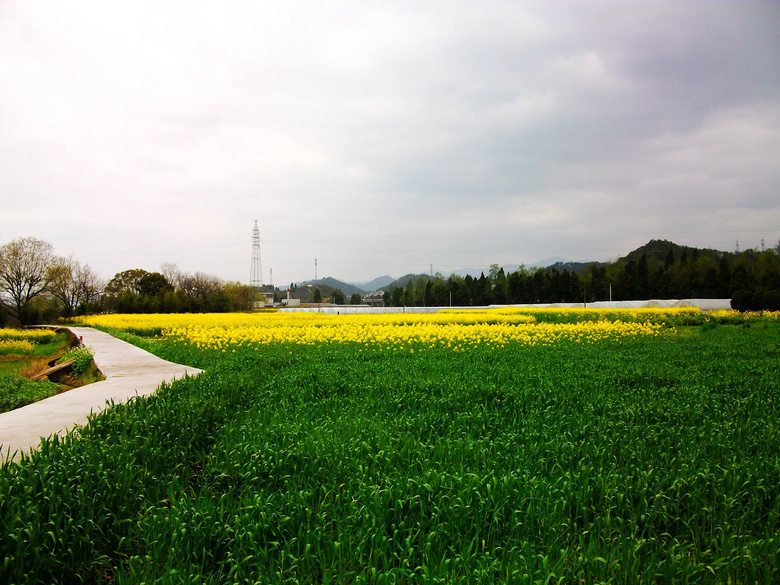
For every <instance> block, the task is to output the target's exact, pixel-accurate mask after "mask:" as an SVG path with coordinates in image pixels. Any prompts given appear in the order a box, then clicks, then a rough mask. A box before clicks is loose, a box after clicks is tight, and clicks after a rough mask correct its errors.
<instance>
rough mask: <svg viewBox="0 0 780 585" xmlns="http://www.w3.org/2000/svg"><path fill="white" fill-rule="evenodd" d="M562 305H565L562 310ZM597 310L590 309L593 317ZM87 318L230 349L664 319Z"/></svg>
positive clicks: (590, 334) (444, 338) (483, 338)
mask: <svg viewBox="0 0 780 585" xmlns="http://www.w3.org/2000/svg"><path fill="white" fill-rule="evenodd" d="M559 311H560V309H559ZM592 315H593V314H592V313H589V316H590V317H592ZM81 322H82V323H83V324H85V325H93V326H97V327H104V328H117V329H124V330H129V331H135V332H138V333H145V334H159V335H160V336H161V337H163V338H166V339H176V340H182V341H187V342H190V343H193V344H195V345H197V346H198V347H201V348H209V349H222V350H225V351H228V350H231V349H235V348H236V347H239V346H256V345H264V344H278V343H291V344H302V345H308V344H319V343H358V344H366V345H368V344H370V345H381V346H384V347H387V348H393V349H407V348H408V349H413V348H415V347H424V346H431V345H436V346H446V347H449V348H451V349H453V350H456V351H458V350H465V349H466V348H468V347H471V346H476V345H486V344H487V345H492V346H502V345H505V344H507V343H521V344H526V345H538V344H552V343H556V342H559V341H562V340H571V341H576V342H581V343H585V342H591V341H597V340H601V339H618V338H621V337H635V336H647V335H658V334H659V333H660V331H661V329H662V328H663V325H662V324H660V323H656V322H653V321H652V320H649V319H645V318H638V317H637V315H633V316H632V318H631V319H630V320H626V321H623V320H619V319H617V320H616V319H615V316H614V315H612V319H610V320H608V319H606V318H601V319H598V320H587V321H581V322H571V323H568V322H567V323H543V322H542V323H540V322H537V320H536V318H535V317H534V316H533V314H528V311H519V310H506V309H497V310H480V311H468V310H460V311H442V312H439V313H426V314H419V313H392V314H381V315H375V314H353V315H330V314H320V313H286V312H279V313H265V314H238V313H228V314H172V315H101V316H91V317H84V318H82V319H81Z"/></svg>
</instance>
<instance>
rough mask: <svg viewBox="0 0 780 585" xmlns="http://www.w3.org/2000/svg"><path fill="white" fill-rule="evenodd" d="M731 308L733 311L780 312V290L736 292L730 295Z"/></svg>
mask: <svg viewBox="0 0 780 585" xmlns="http://www.w3.org/2000/svg"><path fill="white" fill-rule="evenodd" d="M731 308H732V309H734V310H735V311H780V290H778V289H761V288H760V289H757V290H755V291H749V290H738V291H736V292H735V293H734V294H733V295H731Z"/></svg>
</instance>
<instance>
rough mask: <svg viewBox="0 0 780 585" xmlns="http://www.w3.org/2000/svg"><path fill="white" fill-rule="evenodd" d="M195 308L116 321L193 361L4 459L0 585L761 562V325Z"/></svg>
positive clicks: (750, 576)
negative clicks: (166, 317)
mask: <svg viewBox="0 0 780 585" xmlns="http://www.w3.org/2000/svg"><path fill="white" fill-rule="evenodd" d="M682 318H685V319H693V320H694V321H695V320H696V319H699V317H697V316H696V315H688V316H681V315H680V314H678V315H676V316H675V315H671V316H669V317H667V318H665V320H666V322H672V321H673V320H674V319H682ZM197 319H201V318H200V317H198V318H191V321H192V322H191V327H190V328H189V330H190V332H191V333H192V337H188V334H187V333H186V331H181V330H177V329H176V328H177V327H180V326H179V325H167V326H165V325H157V326H150V327H152V328H153V329H154V331H152V333H154V335H155V337H133V338H134V339H135V341H136V342H137V343H138V344H139V345H142V346H144V347H146V348H149V349H151V350H153V351H155V352H156V353H158V354H160V355H161V357H164V358H166V359H171V360H174V361H180V362H182V361H183V362H186V363H190V364H191V365H194V366H198V367H204V368H205V369H206V373H205V374H204V375H202V376H200V377H198V378H194V379H189V380H184V381H180V382H176V383H174V384H173V385H171V386H169V387H164V388H162V389H161V391H160V392H158V394H157V395H155V396H153V397H150V398H148V399H145V400H139V401H137V402H134V403H131V404H129V405H122V406H117V407H115V408H113V409H111V410H110V411H108V412H105V413H104V414H102V415H101V416H99V417H96V418H95V419H93V420H92V423H91V425H90V426H89V427H87V428H85V429H84V430H83V431H82V436H81V438H80V439H79V440H74V439H73V438H68V439H65V440H64V441H58V442H54V443H46V444H44V446H43V449H42V451H41V453H40V454H39V455H36V456H34V457H33V458H32V460H26V461H24V462H23V463H22V465H20V466H18V467H17V466H6V467H4V468H3V469H2V472H1V473H0V488H1V489H2V494H3V497H2V501H0V510H1V511H2V518H3V522H2V526H3V528H2V529H0V531H1V532H0V538H1V539H2V540H0V543H1V544H2V559H0V560H2V565H0V571H1V572H0V575H2V576H3V577H4V579H3V580H4V581H12V582H38V581H45V582H80V581H91V582H99V581H106V582H107V581H109V580H110V581H111V582H118V583H138V582H142V581H146V582H170V583H178V582H201V583H223V582H248V583H254V582H261V583H266V582H267V583H284V582H290V583H294V582H303V583H315V582H343V583H354V582H366V583H403V582H429V583H435V582H442V583H444V582H446V583H450V582H464V583H476V582H484V583H488V582H491V583H492V582H517V583H525V582H527V583H534V582H558V581H561V580H562V581H563V582H570V583H574V582H577V583H580V582H583V580H584V582H587V583H592V582H616V583H636V582H647V583H651V582H672V581H681V582H686V581H687V582H728V581H731V582H746V583H747V582H767V583H768V582H774V581H776V580H777V579H778V575H780V568H779V567H778V556H779V553H780V541H778V539H777V536H776V535H777V534H778V533H780V498H779V496H780V487H779V486H780V429H779V428H778V425H777V420H778V406H777V405H778V399H779V398H780V397H779V396H778V392H779V390H778V389H779V388H780V372H779V371H778V363H777V355H778V344H779V343H780V326H779V325H778V323H777V320H776V318H773V317H768V318H753V319H751V318H747V319H746V318H742V317H738V316H735V315H727V316H724V317H723V319H726V321H725V322H731V323H740V324H734V325H718V324H716V320H709V319H707V320H706V323H705V325H703V326H702V327H697V328H692V329H686V330H685V331H684V332H674V331H673V330H671V329H670V328H668V327H660V328H659V327H657V326H656V325H657V324H658V323H659V322H663V321H664V319H660V320H659V318H658V317H657V316H655V317H653V318H652V319H651V318H649V317H648V318H635V319H634V320H635V321H637V322H638V323H639V324H641V323H648V322H652V323H654V324H655V325H653V326H652V327H648V328H645V329H642V328H641V327H640V328H636V327H634V329H633V332H632V333H626V331H628V330H625V331H624V330H622V329H620V327H616V328H615V330H614V332H613V334H610V335H595V336H593V337H591V336H588V335H585V334H582V335H580V334H579V333H577V334H573V333H572V334H563V333H561V332H562V331H565V329H561V330H560V331H558V332H556V333H555V334H552V333H551V334H549V335H548V334H546V333H540V332H541V331H542V330H541V329H540V330H539V331H537V332H536V334H533V333H529V337H527V338H526V337H522V336H521V337H518V338H512V337H511V336H510V335H507V334H505V333H501V334H499V333H498V329H497V330H496V331H493V332H489V333H485V332H484V331H483V330H482V329H480V328H479V327H477V325H478V324H479V323H480V322H481V321H480V320H478V319H477V320H475V321H473V322H469V323H463V324H462V325H461V327H474V329H473V330H471V331H466V332H463V331H460V332H459V333H458V332H456V331H455V330H451V331H450V330H446V333H447V334H446V335H445V334H444V331H439V334H440V336H439V337H438V338H436V337H435V336H433V337H432V334H431V333H430V331H428V332H425V331H422V329H423V328H424V327H423V326H420V331H418V333H420V335H410V334H409V332H408V331H404V330H403V329H399V331H395V332H393V331H390V332H387V331H384V333H383V334H385V335H386V337H384V338H382V339H383V341H381V342H374V341H372V340H371V339H369V338H367V337H364V338H362V339H359V340H348V339H342V338H338V340H337V341H333V338H334V332H333V331H331V332H330V333H331V335H330V336H329V337H326V338H324V339H319V340H314V341H312V340H311V339H309V335H311V336H312V337H316V335H319V334H320V333H322V332H321V331H312V332H308V333H307V332H306V331H300V332H299V335H298V336H297V337H295V338H293V339H291V340H288V341H286V342H284V341H279V340H276V339H274V340H272V341H266V337H267V335H265V333H263V332H258V333H257V336H256V337H252V336H250V335H249V334H248V333H246V332H244V333H241V334H239V332H237V331H234V332H232V333H231V332H230V331H227V332H223V333H220V334H219V335H217V334H216V333H215V335H213V336H212V337H211V338H209V337H207V336H206V337H204V336H203V335H205V334H204V333H203V331H202V330H201V329H200V328H199V324H198V323H196V321H197ZM204 319H205V317H204ZM342 319H343V317H342ZM534 320H544V321H548V322H549V321H554V319H551V318H550V317H549V315H547V316H545V317H544V318H543V319H537V318H536V317H534ZM467 321H468V319H467ZM482 321H484V319H483V320H482ZM561 321H574V322H576V321H577V320H576V319H571V318H570V316H566V317H565V318H562V319H561ZM618 321H620V322H621V323H622V322H624V320H620V319H618ZM625 321H626V322H628V321H631V319H626V320H625ZM342 323H345V324H348V325H349V322H347V321H344V322H342ZM426 323H427V324H426V325H425V327H428V326H429V325H430V326H431V327H432V326H433V324H431V323H430V322H426ZM495 324H496V326H497V327H499V328H501V327H504V323H503V322H502V321H501V320H500V319H497V320H496V323H495ZM635 324H636V323H634V325H635ZM136 325H137V326H135V327H133V330H134V331H135V332H136V333H144V332H145V331H146V330H145V329H144V327H145V326H141V325H138V324H136ZM440 325H442V324H440ZM532 325H533V323H530V322H529V321H528V320H524V319H519V318H518V319H515V322H514V323H513V324H512V325H510V326H511V327H516V328H523V327H526V326H532ZM223 326H224V325H223ZM253 326H254V325H253ZM280 326H281V324H280ZM309 326H311V327H312V328H313V329H314V328H317V329H322V328H323V327H327V326H328V324H327V323H323V322H317V323H312V322H303V323H302V324H299V327H301V328H307V327H309ZM349 326H350V327H352V326H354V327H362V328H363V329H364V331H363V333H365V324H364V323H362V324H361V323H352V324H351V325H349ZM413 326H415V325H414V324H413V323H409V322H405V323H399V324H398V325H397V327H413ZM442 326H443V325H442ZM124 327H125V329H129V328H131V327H129V326H127V325H125V326H124ZM229 329H230V327H227V330H229ZM377 331H379V329H378V330H377ZM582 331H584V329H583V330H582ZM266 333H267V332H266ZM342 333H343V332H342ZM392 333H395V334H396V335H395V336H392V335H390V334H392ZM456 333H457V334H456ZM234 334H235V335H234ZM470 334H473V336H481V337H479V340H480V341H479V342H476V343H467V342H466V341H463V340H464V339H466V338H469V337H470ZM494 334H495V335H494ZM264 335H265V337H264ZM344 335H346V333H344ZM216 339H219V340H220V341H219V343H217V342H216V341H214V340H216ZM529 339H530V340H531V341H529ZM209 340H211V341H209ZM457 340H461V341H457ZM542 340H546V341H545V342H544V343H543V342H541V341H542ZM547 341H549V343H548V342H547Z"/></svg>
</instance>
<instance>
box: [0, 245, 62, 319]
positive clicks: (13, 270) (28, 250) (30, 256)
mask: <svg viewBox="0 0 780 585" xmlns="http://www.w3.org/2000/svg"><path fill="white" fill-rule="evenodd" d="M53 260H54V247H53V246H52V245H51V244H50V243H48V242H44V241H43V240H39V239H37V238H33V237H28V238H20V239H18V240H13V241H12V242H10V243H8V244H5V245H4V246H3V247H2V248H0V295H1V296H0V301H2V303H3V305H5V306H6V307H7V308H8V309H9V311H10V312H11V314H12V315H13V316H14V317H16V319H17V320H18V321H19V323H20V324H22V325H24V324H25V323H26V319H25V310H26V308H27V305H28V304H29V302H30V301H31V300H32V299H34V298H35V297H37V296H38V295H40V294H41V293H43V292H44V291H45V290H46V288H47V287H48V285H49V274H50V271H49V267H50V266H51V264H52V261H53Z"/></svg>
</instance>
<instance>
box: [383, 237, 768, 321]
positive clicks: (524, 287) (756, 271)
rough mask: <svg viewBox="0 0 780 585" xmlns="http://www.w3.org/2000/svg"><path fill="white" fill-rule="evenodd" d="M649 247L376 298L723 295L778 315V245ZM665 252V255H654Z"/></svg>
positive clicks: (479, 300)
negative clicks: (603, 259)
mask: <svg viewBox="0 0 780 585" xmlns="http://www.w3.org/2000/svg"><path fill="white" fill-rule="evenodd" d="M660 243H661V244H663V245H661V246H660V249H659V245H658V244H659V242H657V241H653V242H650V243H649V244H648V245H647V246H645V247H643V248H645V249H644V250H643V248H640V249H638V250H636V251H635V252H634V253H632V254H629V255H628V256H626V257H625V258H621V259H619V260H617V261H614V262H608V263H598V262H591V263H589V264H585V265H582V266H581V267H579V268H577V269H572V270H569V269H568V268H566V267H563V266H561V265H553V266H551V267H547V268H533V269H529V268H525V267H521V268H520V269H518V270H516V271H514V272H510V273H509V274H506V273H505V272H504V269H503V268H501V267H500V266H498V265H497V264H494V265H493V266H491V269H490V271H489V273H488V275H487V276H486V275H485V274H484V273H482V274H481V275H480V276H479V277H478V278H475V277H472V276H465V277H461V276H457V275H452V276H449V277H448V278H445V277H443V276H442V275H441V274H437V275H435V276H433V277H431V276H429V275H409V276H407V277H404V278H402V279H399V280H398V281H396V283H394V284H392V285H390V287H388V290H387V291H385V293H384V301H385V305H387V306H395V307H401V306H419V307H422V306H429V307H432V306H450V305H451V306H484V305H504V304H535V303H583V304H585V303H591V302H595V301H608V300H615V301H630V300H646V299H686V298H731V299H732V307H733V308H735V309H738V310H743V311H744V310H780V245H778V248H776V249H769V250H764V251H757V250H746V251H744V252H741V253H727V252H718V251H715V250H699V249H695V248H693V249H687V248H683V247H681V246H677V245H675V244H672V243H671V242H660ZM664 250H665V253H662V252H663V251H664Z"/></svg>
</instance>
